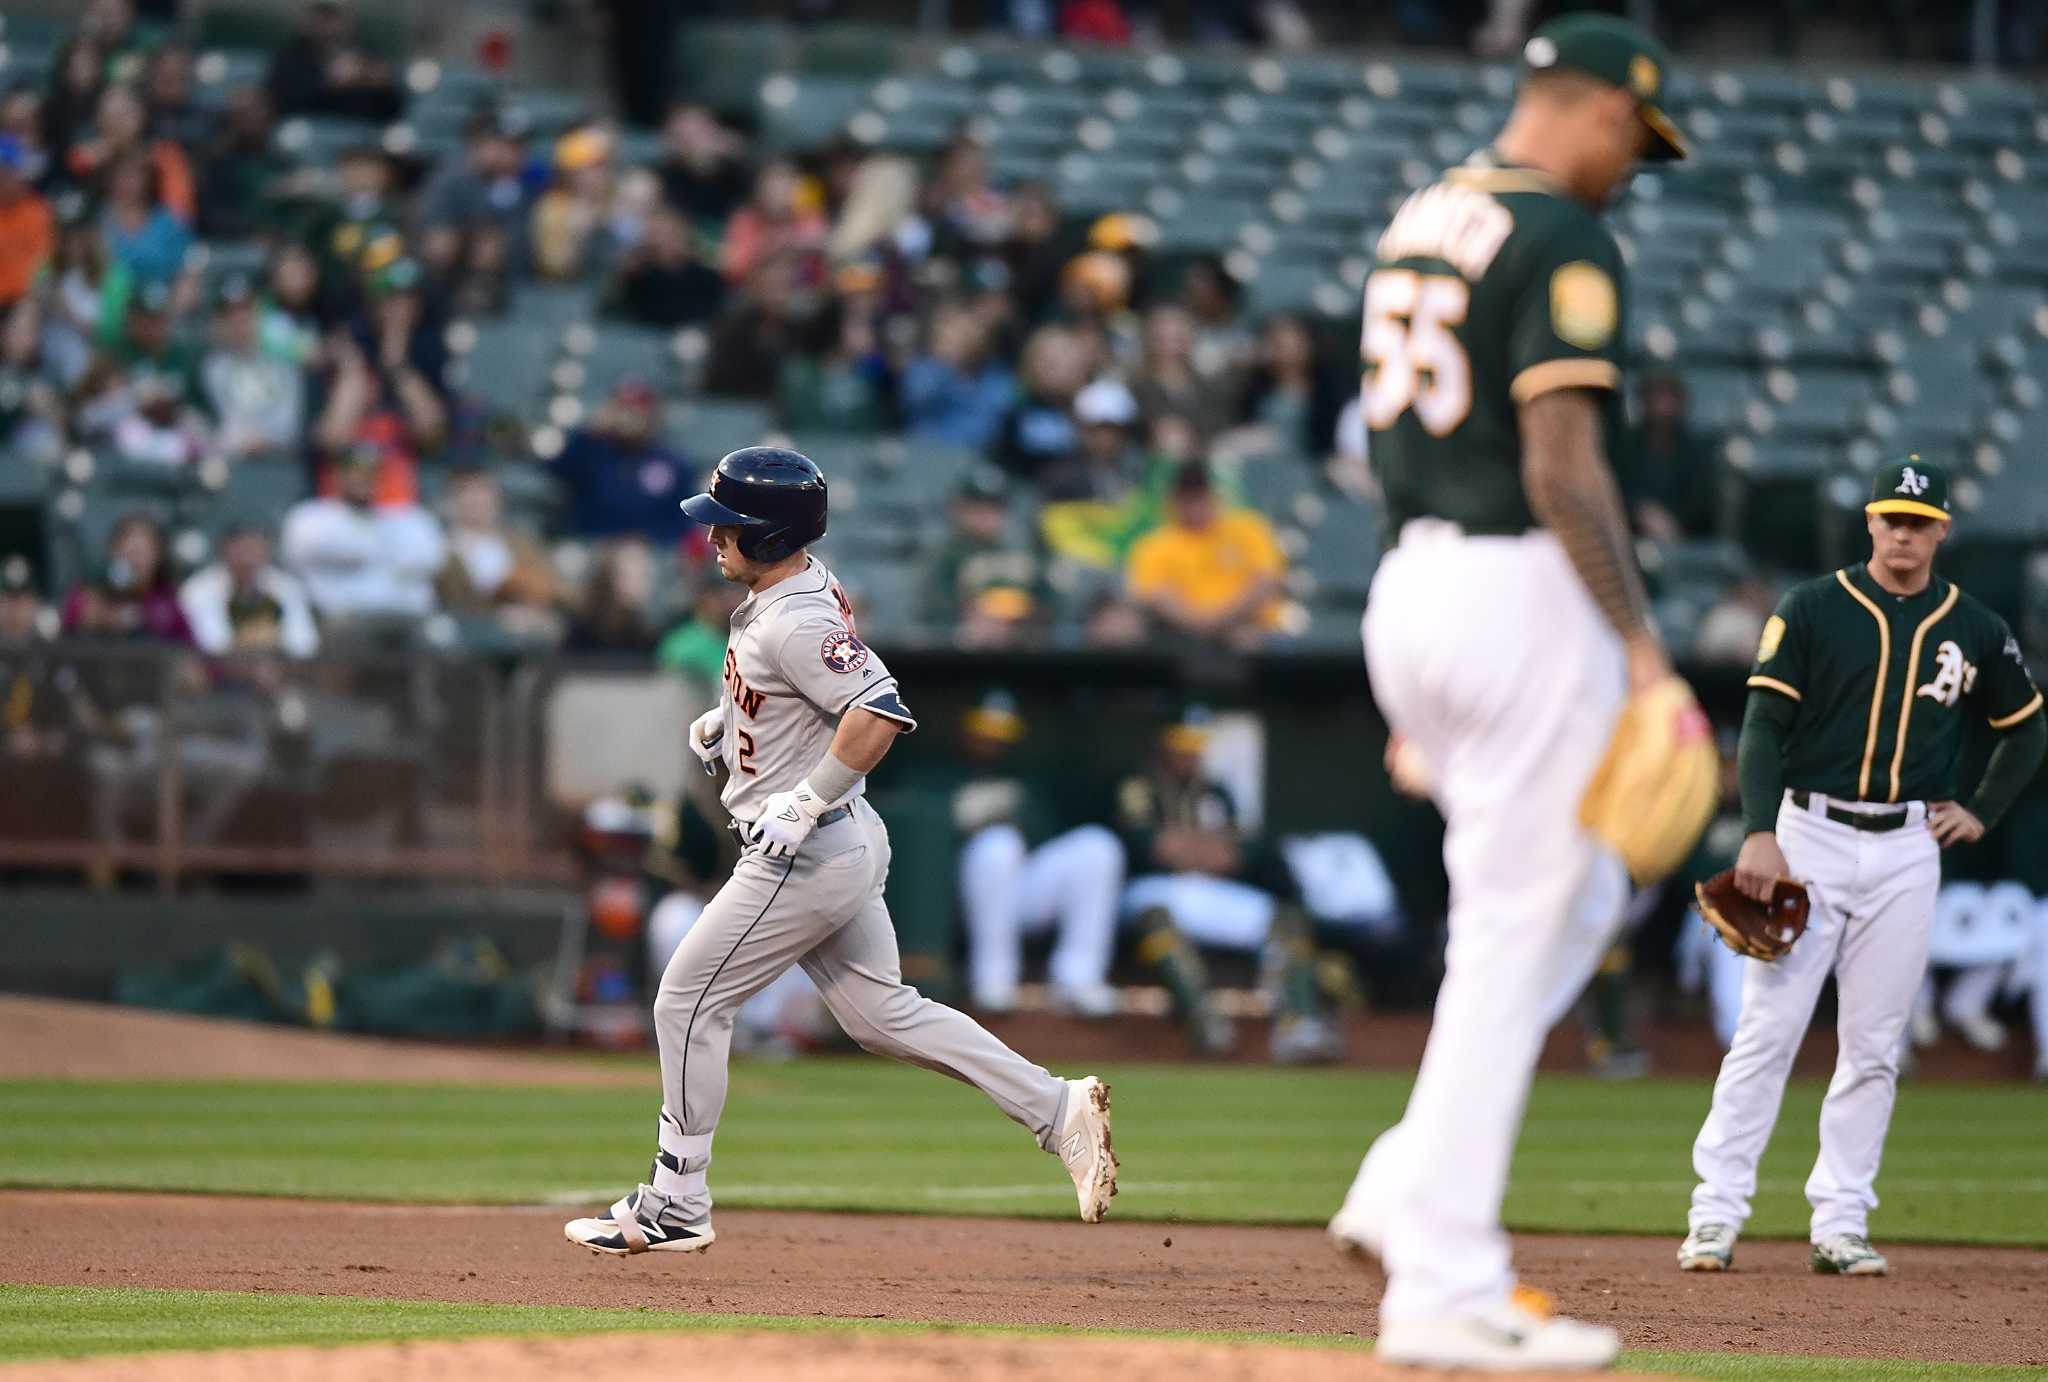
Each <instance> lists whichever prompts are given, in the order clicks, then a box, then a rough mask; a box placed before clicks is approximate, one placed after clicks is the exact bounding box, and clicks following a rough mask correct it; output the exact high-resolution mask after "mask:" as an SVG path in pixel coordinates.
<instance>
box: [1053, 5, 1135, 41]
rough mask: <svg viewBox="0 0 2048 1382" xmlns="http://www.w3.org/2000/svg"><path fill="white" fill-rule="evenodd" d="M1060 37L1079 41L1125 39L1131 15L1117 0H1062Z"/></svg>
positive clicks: (1129, 38) (1129, 28)
mask: <svg viewBox="0 0 2048 1382" xmlns="http://www.w3.org/2000/svg"><path fill="white" fill-rule="evenodd" d="M1059 31H1060V37H1061V38H1063V39H1067V40H1069V41H1073V42H1080V43H1129V42H1130V41H1131V17H1130V16H1129V15H1128V14H1126V13H1124V7H1123V6H1122V5H1121V4H1119V3H1118V0H1064V3H1062V4H1061V5H1060V19H1059Z"/></svg>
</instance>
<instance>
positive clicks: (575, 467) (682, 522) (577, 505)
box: [548, 379, 695, 543]
mask: <svg viewBox="0 0 2048 1382" xmlns="http://www.w3.org/2000/svg"><path fill="white" fill-rule="evenodd" d="M659 417H660V401H659V400H658V399H657V398H656V397H655V394H654V390H653V389H651V388H649V387H648V386H647V384H646V383H645V382H644V381H642V380H638V379H625V380H622V381H620V383H619V386H618V388H617V389H615V390H614V391H613V393H612V396H611V397H610V398H609V399H607V400H605V402H604V403H602V404H600V405H599V406H598V408H597V410H596V412H595V414H594V415H593V416H592V417H591V420H590V424H589V426H587V427H583V428H580V429H578V430H577V431H574V432H571V433H570V434H569V438H568V441H567V442H566V443H565V444H564V445H563V447H562V449H561V451H560V452H559V453H558V454H557V455H556V456H555V458H554V459H553V460H552V461H550V462H549V463H548V469H549V470H551V471H552V472H553V473H554V476H555V478H556V479H557V480H559V481H560V482H561V484H562V489H563V500H564V503H563V510H564V512H563V520H562V531H563V532H565V533H567V534H569V535H571V536H574V537H624V536H629V535H630V536H635V537H644V538H646V539H648V540H649V541H652V542H658V543H670V542H674V541H676V540H677V539H679V538H681V537H682V536H683V535H684V534H685V533H686V532H688V531H690V529H691V528H692V526H693V525H692V524H691V523H690V521H689V520H688V519H686V518H684V517H683V511H682V508H681V505H682V502H683V500H684V499H686V498H688V497H689V495H690V494H692V493H693V492H694V490H695V484H694V482H693V477H692V476H691V474H690V468H689V465H688V463H687V462H685V461H684V460H683V458H682V457H681V456H680V455H678V454H677V453H676V452H674V451H672V450H670V449H669V448H668V447H666V446H664V445H663V444H662V443H661V440H660V438H659V437H658V436H657V435H656V423H657V422H658V420H659Z"/></svg>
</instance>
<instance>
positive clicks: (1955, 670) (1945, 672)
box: [1907, 471, 1977, 705]
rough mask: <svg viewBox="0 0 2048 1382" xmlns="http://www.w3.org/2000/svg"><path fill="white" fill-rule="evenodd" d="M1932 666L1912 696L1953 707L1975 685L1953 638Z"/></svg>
mask: <svg viewBox="0 0 2048 1382" xmlns="http://www.w3.org/2000/svg"><path fill="white" fill-rule="evenodd" d="M1911 473H1912V472H1911V471H1908V472H1907V474H1909V475H1910V474H1911ZM1934 665H1935V668H1936V671H1935V674H1934V680H1933V681H1930V682H1928V683H1927V685H1925V686H1923V687H1921V688H1920V689H1919V690H1918V691H1915V692H1914V693H1913V694H1914V695H1916V696H1926V697H1928V698H1930V699H1932V700H1937V701H1940V702H1941V703H1942V704H1943V705H1954V704H1955V703H1956V698H1957V697H1959V696H1963V695H1967V694H1968V693H1969V690H1970V688H1971V687H1973V686H1975V685H1976V684H1977V668H1976V666H1975V665H1974V664H1972V663H1970V662H1966V661H1964V659H1963V650H1962V649H1961V648H1960V647H1958V646H1956V641H1955V640H1954V639H1953V638H1944V639H1943V640H1942V641H1941V646H1940V647H1938V648H1936V649H1935V650H1934Z"/></svg>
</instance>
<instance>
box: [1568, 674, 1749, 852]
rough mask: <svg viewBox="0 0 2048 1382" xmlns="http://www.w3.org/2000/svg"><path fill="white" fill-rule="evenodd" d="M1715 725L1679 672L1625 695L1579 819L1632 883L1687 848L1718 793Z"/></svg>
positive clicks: (1696, 837)
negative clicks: (1620, 864) (1611, 852)
mask: <svg viewBox="0 0 2048 1382" xmlns="http://www.w3.org/2000/svg"><path fill="white" fill-rule="evenodd" d="M1720 773H1721V760H1720V756H1719V755H1718V754H1717V753H1716V752H1715V751H1714V731H1713V726H1711V725H1709V724H1708V723H1707V717H1706V714H1705V713H1704V712H1703V711H1701V709H1700V707H1699V702H1697V701H1695V700H1694V699H1693V696H1692V688H1691V687H1690V686H1687V685H1686V684H1685V682H1684V681H1683V680H1681V679H1680V678H1678V677H1666V678H1665V679H1664V680H1663V681H1660V682H1658V683H1657V684H1656V685H1655V686H1652V687H1650V688H1648V689H1647V690H1644V691H1641V692H1638V693H1637V694H1635V695H1633V696H1630V697H1629V698H1628V702H1627V704H1625V705H1623V706H1622V708H1621V715H1620V717H1619V718H1618V719H1616V721H1615V723H1614V735H1613V737H1612V738H1611V739H1609V740H1608V742H1607V753H1606V756H1605V757H1603V758H1602V759H1601V760H1600V766H1599V767H1598V768H1596V769H1595V770H1594V772H1593V780H1592V781H1591V782H1590V783H1588V784H1587V786H1586V794H1585V796H1584V797H1582V798H1580V801H1579V823H1580V824H1581V825H1583V826H1585V828H1586V829H1587V830H1588V831H1590V832H1592V834H1593V835H1595V836H1596V837H1598V838H1599V839H1600V840H1602V841H1604V842H1605V843H1606V844H1607V845H1608V847H1609V848H1611V849H1613V850H1614V852H1615V853H1616V854H1619V855H1620V856H1621V861H1622V862H1623V863H1624V864H1626V865H1627V866H1628V871H1629V876H1630V877H1632V878H1634V879H1635V881H1636V882H1638V883H1653V882H1655V881H1656V880H1657V879H1660V878H1662V877H1664V876H1665V875H1666V874H1668V873H1670V872H1671V871H1672V870H1673V869H1675V868H1677V867H1678V866H1679V865H1680V864H1681V863H1683V862H1685V857H1686V856H1687V855H1688V854H1690V853H1691V852H1692V847H1693V846H1694V845H1695V844H1697V843H1698V842H1699V838H1700V832H1701V831H1703V830H1705V829H1706V828H1707V820H1708V818H1709V817H1711V816H1712V815H1713V813H1714V803H1715V801H1716V799H1717V798H1718V797H1719V796H1720V791H1721V787H1720Z"/></svg>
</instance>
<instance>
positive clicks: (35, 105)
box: [0, 85, 50, 183]
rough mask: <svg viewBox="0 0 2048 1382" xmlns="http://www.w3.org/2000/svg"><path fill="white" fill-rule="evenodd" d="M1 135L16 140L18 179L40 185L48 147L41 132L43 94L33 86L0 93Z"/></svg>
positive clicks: (47, 168)
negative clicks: (18, 160) (18, 158)
mask: <svg viewBox="0 0 2048 1382" xmlns="http://www.w3.org/2000/svg"><path fill="white" fill-rule="evenodd" d="M0 135H5V136H7V137H8V138H10V139H12V140H14V141H15V143H16V144H17V146H18V148H19V157H20V164H19V166H18V167H17V168H16V169H15V173H16V174H17V176H19V177H20V178H22V180H24V181H26V182H32V183H40V182H41V181H42V180H43V175H44V174H45V173H47V172H48V171H49V169H50V152H49V149H50V146H49V143H48V141H47V140H46V139H45V137H44V130H43V94H42V92H40V91H38V90H36V89H35V88H34V87H32V86H26V85H23V86H17V87H15V88H14V89H13V90H12V91H0Z"/></svg>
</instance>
